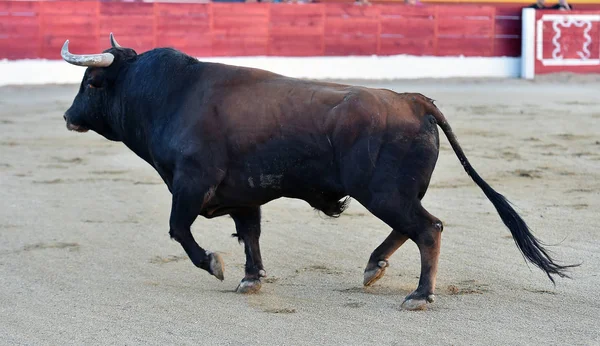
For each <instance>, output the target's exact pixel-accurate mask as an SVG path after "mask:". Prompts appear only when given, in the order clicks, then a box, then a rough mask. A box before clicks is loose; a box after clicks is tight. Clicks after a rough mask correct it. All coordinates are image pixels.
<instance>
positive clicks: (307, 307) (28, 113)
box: [0, 76, 600, 345]
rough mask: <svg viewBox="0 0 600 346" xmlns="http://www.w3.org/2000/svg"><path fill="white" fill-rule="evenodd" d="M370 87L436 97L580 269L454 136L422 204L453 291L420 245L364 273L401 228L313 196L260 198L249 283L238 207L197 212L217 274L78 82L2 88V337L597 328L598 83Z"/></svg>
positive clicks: (286, 336) (197, 230)
mask: <svg viewBox="0 0 600 346" xmlns="http://www.w3.org/2000/svg"><path fill="white" fill-rule="evenodd" d="M359 83H361V84H364V85H370V86H378V87H385V88H390V89H393V90H396V91H418V92H422V93H425V94H426V95H428V96H430V97H432V98H434V99H436V100H437V104H438V106H439V107H440V108H441V109H442V111H443V112H444V113H445V114H446V116H447V118H448V119H449V121H450V123H451V125H452V126H453V128H454V130H455V132H456V134H457V136H458V139H459V141H460V143H461V144H462V146H463V148H464V150H465V152H466V153H467V156H468V157H469V159H470V160H471V162H472V164H473V165H474V167H475V169H476V170H478V172H479V173H480V175H481V176H482V177H484V179H486V180H487V181H488V183H490V184H491V185H492V186H493V187H495V188H496V189H497V190H498V191H499V192H500V193H502V194H504V195H505V196H507V197H508V198H509V199H510V200H511V201H512V202H513V203H514V204H515V205H516V207H517V210H518V211H519V212H520V213H521V215H522V216H523V217H524V219H525V220H526V221H527V222H528V223H529V225H530V226H531V228H532V229H533V231H534V233H535V234H536V236H538V237H539V238H541V239H542V240H543V241H544V242H546V243H548V244H551V246H550V247H549V249H550V250H551V251H552V253H553V255H554V256H555V257H556V258H557V259H559V261H560V262H561V263H579V262H582V263H583V264H582V266H581V267H579V268H575V269H573V270H572V271H571V273H572V279H560V278H559V279H557V283H556V286H553V285H552V284H551V283H550V281H549V280H548V279H547V278H546V276H545V274H544V273H542V272H541V271H540V270H538V269H537V268H536V267H534V266H533V265H530V264H527V263H526V262H525V261H524V259H523V258H522V257H521V255H520V253H519V251H518V249H517V247H516V246H515V244H514V242H513V240H512V239H511V237H510V233H509V231H508V230H507V229H506V228H505V227H504V225H503V224H502V222H501V220H500V218H499V217H498V215H497V214H496V212H495V210H494V209H493V207H492V204H491V203H490V202H489V201H488V200H487V199H486V198H485V196H484V195H483V193H482V192H481V190H479V188H478V187H477V186H476V185H475V184H474V183H473V182H472V181H471V180H470V178H469V177H468V176H467V175H466V173H465V172H464V171H463V169H462V167H461V166H460V163H459V162H458V160H457V158H456V156H455V155H454V153H453V152H452V151H451V149H450V146H449V144H448V142H447V140H446V138H445V137H443V136H442V137H441V145H442V148H441V153H440V159H439V161H438V165H437V168H436V171H435V172H434V175H433V179H432V184H431V187H430V189H429V191H428V193H427V195H426V197H425V199H424V202H423V203H424V206H425V207H426V208H427V209H428V210H429V211H430V212H431V213H432V214H434V215H435V216H437V217H439V218H440V219H441V220H443V221H444V223H445V229H444V233H443V244H442V253H441V259H440V266H439V272H438V281H437V292H436V293H437V300H436V302H435V303H433V304H432V305H430V307H429V309H428V310H426V311H418V312H409V311H403V310H401V309H400V304H401V303H402V301H403V298H404V296H405V295H406V294H408V293H410V292H411V291H412V290H413V289H414V288H415V287H416V284H417V281H418V275H419V256H418V251H417V247H416V246H415V244H414V243H412V242H408V243H406V244H405V245H404V246H403V247H402V248H401V249H400V250H398V252H396V254H395V255H394V256H393V257H392V258H391V261H390V265H391V266H390V268H388V271H387V274H386V276H385V277H384V278H382V279H381V280H380V281H379V282H377V283H376V284H375V285H374V286H373V287H370V288H363V287H362V274H363V268H364V266H365V264H366V262H367V259H368V257H369V255H370V253H371V251H372V250H373V249H374V248H375V247H376V246H377V245H378V244H379V243H380V242H381V241H382V240H383V239H384V238H385V237H386V235H387V234H388V232H389V231H390V229H389V227H388V226H386V225H385V224H384V223H383V222H381V221H380V220H378V219H376V218H375V217H373V216H372V215H370V214H369V213H367V212H366V211H365V209H364V208H363V207H362V206H361V205H360V204H359V203H358V202H356V201H353V202H352V203H351V204H350V208H349V209H348V211H347V212H346V213H345V214H343V215H342V216H341V217H340V218H338V219H329V218H327V217H325V216H323V215H319V214H317V213H315V211H313V210H312V209H311V208H310V207H309V206H308V205H307V204H306V203H305V202H302V201H298V200H291V199H280V200H277V201H274V202H272V203H270V204H268V205H266V206H264V208H263V220H264V221H263V236H262V238H261V245H262V253H263V259H264V263H265V266H266V270H267V273H268V275H269V277H268V279H266V280H265V283H264V284H263V288H262V291H261V293H260V294H257V295H239V294H236V293H233V291H234V290H235V288H236V286H237V284H238V282H239V280H240V279H241V278H242V276H243V263H244V252H243V247H242V246H241V245H239V244H238V243H237V242H236V240H235V239H233V238H232V237H231V236H230V234H231V233H233V221H232V220H231V219H230V218H229V217H222V218H218V219H213V220H206V219H202V218H199V219H198V220H197V221H196V223H195V224H194V226H193V231H194V235H195V237H196V239H197V240H198V242H199V243H200V244H201V245H202V246H203V247H205V248H208V249H210V250H213V251H218V252H220V253H221V254H222V256H223V258H224V260H225V264H226V267H225V280H224V281H223V282H220V281H218V280H216V279H215V278H213V277H212V276H210V275H209V274H207V273H206V272H204V271H201V270H199V269H196V268H195V267H194V266H193V265H192V264H191V263H190V262H189V260H188V259H187V257H186V256H185V253H184V251H183V250H182V249H181V247H180V246H179V245H178V243H176V242H174V241H172V240H170V239H169V236H168V217H169V211H170V195H169V192H168V190H167V188H166V186H165V185H163V183H162V182H161V180H160V179H159V177H158V175H157V174H156V173H155V172H154V170H153V169H152V168H151V167H150V166H148V165H147V164H146V163H144V162H142V160H141V159H139V158H138V157H136V156H135V155H134V154H133V153H131V152H130V151H129V150H128V149H127V148H126V147H125V146H124V145H122V144H120V143H111V142H108V141H106V140H105V139H103V138H101V137H100V136H98V135H96V134H95V133H91V132H90V133H87V134H77V133H73V132H68V131H67V130H66V128H65V126H64V121H63V119H62V114H63V112H64V111H65V110H66V109H67V108H68V106H69V105H70V103H71V101H72V99H73V97H74V96H75V93H76V91H77V88H78V86H76V85H67V86H35V87H3V88H0V179H1V180H0V344H2V345H71V344H73V345H99V344H101V345H112V344H117V345H166V344H177V345H184V344H202V345H600V328H599V326H600V322H599V318H600V301H599V300H598V299H597V298H598V293H599V286H600V269H599V268H600V230H599V229H598V224H599V221H600V213H599V211H598V210H599V209H600V192H599V191H600V135H599V133H600V99H599V98H598V90H600V81H599V80H598V78H589V77H588V78H574V77H570V76H562V77H561V76H558V77H556V78H545V79H541V80H537V81H533V82H532V81H522V80H458V79H451V80H418V81H395V82H377V81H369V82H367V81H361V82H359Z"/></svg>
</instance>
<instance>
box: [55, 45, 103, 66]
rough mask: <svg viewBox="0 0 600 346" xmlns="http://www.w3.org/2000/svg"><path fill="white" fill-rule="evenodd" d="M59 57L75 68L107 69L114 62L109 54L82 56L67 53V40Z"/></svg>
mask: <svg viewBox="0 0 600 346" xmlns="http://www.w3.org/2000/svg"><path fill="white" fill-rule="evenodd" d="M60 55H61V56H62V58H63V59H64V60H65V61H66V62H68V63H69V64H73V65H77V66H93V67H107V66H110V64H112V62H113V60H115V56H114V55H112V54H110V53H101V54H84V55H78V54H72V53H69V40H66V41H65V44H63V46H62V49H61V50H60Z"/></svg>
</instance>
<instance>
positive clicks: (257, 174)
mask: <svg viewBox="0 0 600 346" xmlns="http://www.w3.org/2000/svg"><path fill="white" fill-rule="evenodd" d="M317 166H320V167H317ZM344 196H345V192H344V191H343V189H342V188H341V185H340V183H339V177H338V172H337V170H336V169H334V166H333V165H331V164H326V167H324V166H323V164H320V165H315V164H314V163H313V164H310V163H306V164H305V165H303V166H298V167H295V169H291V170H268V169H263V170H262V171H253V170H230V171H229V172H228V174H227V176H226V178H225V179H224V180H223V182H222V183H221V184H219V186H218V187H217V189H216V191H215V195H214V197H213V198H212V199H211V201H210V202H208V203H207V204H206V205H205V208H204V209H205V210H206V211H205V212H204V214H206V215H205V216H213V217H214V216H219V215H224V214H228V213H230V212H231V211H233V210H235V209H238V208H244V207H256V206H260V205H263V204H266V203H268V202H270V201H273V200H275V199H278V198H281V197H287V198H297V199H301V200H304V201H306V202H307V203H308V204H309V205H311V206H312V207H313V208H316V209H319V210H322V211H325V212H327V210H330V209H332V208H333V207H335V206H336V205H337V202H338V201H339V200H340V199H341V198H342V197H344Z"/></svg>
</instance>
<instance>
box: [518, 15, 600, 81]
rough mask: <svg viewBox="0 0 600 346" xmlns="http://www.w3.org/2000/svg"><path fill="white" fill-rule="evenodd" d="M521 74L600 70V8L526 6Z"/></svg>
mask: <svg viewBox="0 0 600 346" xmlns="http://www.w3.org/2000/svg"><path fill="white" fill-rule="evenodd" d="M522 50H523V55H522V60H521V66H522V68H521V76H522V78H526V79H533V78H534V77H535V75H539V74H547V73H554V72H572V73H600V11H570V12H563V11H548V10H544V11H539V10H537V11H536V10H533V9H524V10H523V46H522Z"/></svg>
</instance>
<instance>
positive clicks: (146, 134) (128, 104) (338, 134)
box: [62, 34, 571, 309]
mask: <svg viewBox="0 0 600 346" xmlns="http://www.w3.org/2000/svg"><path fill="white" fill-rule="evenodd" d="M110 41H111V45H112V47H111V48H109V49H107V50H106V51H104V52H103V53H101V54H93V55H74V54H71V53H69V51H68V41H67V42H65V45H64V46H63V50H62V57H63V59H64V60H66V61H67V62H69V63H72V64H75V65H79V66H87V67H88V68H87V69H86V71H85V74H84V77H83V80H82V82H81V86H80V89H79V93H78V94H77V96H76V97H75V100H74V102H73V104H72V106H71V107H70V108H69V109H68V110H67V111H66V113H65V120H66V122H67V127H68V128H69V129H70V130H76V131H80V132H85V131H87V130H93V131H95V132H97V133H99V134H100V135H102V136H104V137H106V138H107V139H109V140H114V141H122V142H123V143H124V144H125V145H126V146H127V147H129V148H130V149H131V150H132V151H133V152H135V153H136V154H137V155H138V156H139V157H140V158H142V159H143V160H145V161H146V162H148V163H149V164H150V165H151V166H152V167H154V168H155V169H156V171H157V172H158V174H159V175H160V176H161V177H162V179H163V180H164V182H165V183H166V185H167V186H168V188H169V191H170V192H171V193H172V209H171V216H170V220H169V225H170V231H169V234H170V236H171V237H172V238H173V239H175V240H176V241H178V242H179V243H180V244H181V246H182V247H183V249H184V250H185V252H186V253H187V255H188V256H189V258H190V259H191V261H192V262H193V263H194V265H196V266H197V267H200V268H202V269H204V270H206V271H208V272H209V273H210V274H212V275H214V276H215V277H217V278H219V279H221V280H222V279H223V262H222V260H221V258H220V256H218V255H217V254H216V253H213V252H210V251H207V250H205V249H203V248H202V247H200V246H199V245H198V244H197V243H196V241H195V240H194V237H193V236H192V233H191V231H190V226H191V225H192V223H193V222H194V221H195V220H196V218H197V217H198V215H202V216H204V217H206V218H212V217H217V216H221V215H227V214H228V215H230V216H231V217H232V218H233V220H234V222H235V226H236V234H234V236H236V237H238V238H239V241H240V242H242V243H243V244H244V248H245V252H246V267H245V276H244V278H243V280H242V281H241V283H240V285H239V286H238V288H237V290H238V291H239V292H244V293H247V292H256V291H258V290H259V289H260V286H261V278H262V277H264V276H265V275H266V272H265V270H264V267H263V263H262V259H261V254H260V246H259V237H260V233H261V225H260V220H261V213H260V207H261V205H263V204H265V203H267V202H269V201H272V200H274V199H277V198H280V197H289V198H298V199H301V200H304V201H306V202H307V203H308V204H310V205H311V206H312V207H313V208H315V209H318V210H320V211H322V212H324V213H325V214H327V215H329V216H337V215H339V214H340V213H342V212H343V210H344V208H345V207H346V205H347V201H348V199H349V198H350V197H351V198H354V199H356V200H358V201H359V202H360V203H361V204H362V205H363V206H365V207H366V208H367V209H368V210H369V211H370V212H371V213H372V214H373V215H375V216H376V217H378V218H379V219H381V220H382V221H383V222H385V223H386V224H387V225H389V226H390V227H391V228H392V231H391V233H390V234H389V235H388V237H387V238H386V239H385V240H384V241H383V242H382V243H381V245H379V246H378V247H377V248H376V249H375V250H374V251H373V252H372V254H371V257H370V258H369V261H368V264H367V266H366V268H365V272H364V285H371V284H372V283H374V282H375V281H377V280H378V279H380V278H381V277H382V276H383V274H384V272H385V269H386V267H387V266H388V259H389V257H390V256H391V255H392V254H393V253H394V252H395V251H396V250H397V249H398V248H399V247H400V246H401V245H402V244H403V243H404V242H405V241H406V240H407V239H411V240H412V241H414V242H415V243H416V244H417V245H418V248H419V251H420V256H421V276H420V280H419V284H418V287H417V289H416V290H415V291H414V292H412V293H411V294H410V295H408V296H407V297H406V299H405V301H404V303H403V307H404V308H407V309H419V308H423V307H425V306H426V303H427V302H432V301H433V299H434V295H433V293H434V287H435V279H436V271H437V264H438V258H439V254H440V242H441V233H442V230H443V226H442V222H441V221H440V220H439V219H437V218H436V217H435V216H433V215H431V214H430V213H429V212H427V210H425V208H424V207H423V206H422V205H421V199H422V198H423V196H424V195H425V192H426V190H427V187H428V184H429V181H430V178H431V175H432V172H433V169H434V167H435V164H436V161H437V158H438V152H439V136H438V130H437V126H439V127H440V128H441V129H442V131H443V132H444V134H445V135H446V137H447V138H448V141H449V142H450V144H451V146H452V148H453V149H454V152H455V153H456V155H457V157H458V159H459V160H460V162H461V163H462V165H463V167H464V169H465V171H466V172H467V174H469V176H471V178H472V179H473V181H474V182H475V183H476V184H477V185H478V186H479V187H480V188H481V189H482V191H483V192H484V193H485V195H486V196H487V197H488V198H489V200H490V201H491V202H492V204H493V205H494V207H495V208H496V210H497V211H498V214H499V215H500V217H501V219H502V221H503V222H504V224H505V225H506V226H507V227H508V229H509V230H510V232H511V233H512V236H513V238H514V240H515V243H516V244H517V246H518V248H519V249H520V251H521V252H522V254H523V255H524V257H525V258H527V259H528V260H530V261H531V262H532V263H533V264H535V265H536V266H538V267H539V268H541V269H542V270H543V271H544V272H545V273H546V274H547V275H548V277H549V278H550V280H552V282H554V280H553V278H552V276H551V274H556V275H559V276H561V277H565V276H566V274H565V270H566V269H567V267H570V266H571V265H566V266H562V265H558V264H556V263H555V262H554V261H553V260H552V259H551V258H550V256H549V255H548V254H547V252H546V251H545V250H544V248H543V247H542V246H541V244H540V242H539V241H538V240H537V239H536V238H535V237H534V235H532V233H531V232H530V231H529V229H528V226H527V225H526V224H525V222H524V221H523V220H522V219H521V217H520V216H519V215H518V214H517V213H516V212H515V210H514V209H513V208H512V207H511V206H510V204H509V203H508V201H507V200H506V199H505V198H504V197H503V196H502V195H500V194H499V193H497V192H496V191H494V189H492V188H491V187H490V186H489V185H488V184H487V183H486V182H485V181H484V180H483V179H482V178H481V177H480V176H479V175H478V174H477V173H476V172H475V170H474V169H473V167H472V166H471V164H470V163H469V161H468V160H467V158H466V156H465V154H464V153H463V151H462V149H461V147H460V145H459V144H458V141H457V139H456V136H455V135H454V133H453V132H452V129H451V128H450V125H449V124H448V122H447V120H446V118H445V117H444V115H442V113H441V112H440V111H439V110H438V108H437V107H436V106H435V105H434V104H433V102H432V100H431V99H429V98H427V97H425V96H423V95H421V94H418V93H403V94H398V93H395V92H393V91H390V90H384V89H370V88H363V87H358V86H348V85H340V84H333V83H321V82H313V81H305V80H299V79H294V78H288V77H285V76H281V75H278V74H274V73H270V72H267V71H263V70H258V69H251V68H242V67H234V66H228V65H223V64H216V63H204V62H200V61H198V60H197V59H195V58H192V57H190V56H188V55H185V54H183V53H181V52H179V51H177V50H174V49H169V48H160V49H153V50H151V51H148V52H145V53H143V54H137V53H136V52H135V51H134V50H132V49H129V48H123V47H121V46H119V45H118V44H117V43H116V41H115V40H114V38H113V37H112V34H111V36H110Z"/></svg>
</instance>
